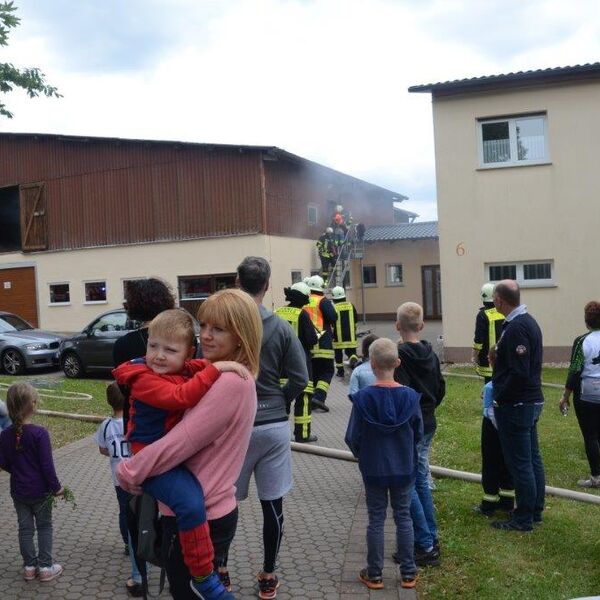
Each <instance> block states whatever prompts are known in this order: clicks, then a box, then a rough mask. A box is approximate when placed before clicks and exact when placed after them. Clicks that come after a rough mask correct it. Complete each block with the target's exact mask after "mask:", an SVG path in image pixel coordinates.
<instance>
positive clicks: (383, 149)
mask: <svg viewBox="0 0 600 600" xmlns="http://www.w3.org/2000/svg"><path fill="white" fill-rule="evenodd" d="M15 4H16V5H17V6H18V7H19V12H18V14H19V16H20V17H21V19H22V24H21V26H20V27H19V28H18V29H17V30H15V31H14V33H13V34H12V35H11V38H10V45H9V46H8V47H7V48H4V49H2V50H1V52H0V61H2V62H12V63H14V64H15V65H16V66H19V67H25V66H37V67H40V68H41V69H42V70H43V71H44V72H45V74H46V77H47V79H48V82H49V83H51V84H52V85H56V86H57V87H58V88H59V90H60V92H61V93H62V94H64V98H61V99H58V100H57V99H37V100H28V99H27V98H26V97H25V95H24V94H21V93H13V94H10V95H8V96H5V102H6V103H7V105H8V108H9V109H11V110H12V111H13V112H14V113H15V117H14V119H12V120H8V119H2V120H0V128H1V130H2V131H19V132H49V133H58V134H77V135H100V136H111V137H112V136H114V137H134V138H149V139H172V140H182V141H192V142H213V143H228V144H264V145H274V146H279V147H280V148H284V149H285V150H288V151H289V152H293V153H295V154H299V155H301V156H303V157H306V158H309V159H311V160H315V161H317V162H320V163H323V164H325V165H328V166H330V167H333V168H335V169H338V170H340V171H343V172H345V173H349V174H351V175H354V176H356V177H360V178H362V179H365V180H367V181H370V182H372V183H376V184H378V185H381V186H384V187H387V188H389V189H392V190H394V191H396V192H399V193H401V194H404V195H406V196H409V198H410V200H408V201H406V202H404V203H403V204H402V206H403V207H404V208H407V209H408V210H412V211H415V212H417V213H419V214H420V215H421V217H420V219H419V220H421V221H423V220H429V219H435V218H436V214H437V213H436V206H435V199H436V193H435V165H434V153H433V127H432V120H431V98H430V96H429V94H409V93H408V92H407V88H408V87H409V86H410V85H416V84H422V83H429V82H437V81H446V80H451V79H460V78H464V77H475V76H480V75H494V74H499V73H507V72H511V71H520V70H528V69H538V68H546V67H556V66H566V65H574V64H583V63H587V62H596V61H598V60H600V18H599V17H600V3H599V2H597V0H590V1H587V0H571V1H570V2H567V1H565V0H527V1H523V0H502V1H500V0H414V1H413V0H15Z"/></svg>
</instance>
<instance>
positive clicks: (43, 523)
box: [0, 383, 64, 581]
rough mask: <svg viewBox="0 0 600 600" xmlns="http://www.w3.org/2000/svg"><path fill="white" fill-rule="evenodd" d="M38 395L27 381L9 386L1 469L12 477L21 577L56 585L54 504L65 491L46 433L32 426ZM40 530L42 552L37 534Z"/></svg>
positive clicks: (1, 437)
mask: <svg viewBox="0 0 600 600" xmlns="http://www.w3.org/2000/svg"><path fill="white" fill-rule="evenodd" d="M37 402H38V394H37V392H36V390H35V388H33V387H32V386H30V385H29V384H28V383H15V384H13V385H11V386H10V387H9V388H8V391H7V394H6V405H7V407H8V414H9V416H10V418H11V420H12V422H13V424H12V425H11V426H10V427H9V428H8V429H5V430H4V431H2V433H0V469H3V470H5V471H8V472H9V473H10V494H11V496H12V499H13V503H14V505H15V510H16V511H17V520H18V523H19V549H20V551H21V556H22V557H23V579H25V581H31V580H32V579H35V578H36V577H39V579H40V581H52V580H53V579H56V578H57V577H59V576H60V575H61V573H62V572H63V568H62V567H61V566H60V565H58V564H55V563H54V561H53V559H52V502H51V501H49V500H48V496H51V495H54V496H60V495H62V494H63V493H64V490H63V488H62V486H61V485H60V482H59V481H58V478H57V476H56V471H55V469H54V461H53V460H52V448H51V446H50V435H49V434H48V431H46V429H44V428H43V427H40V426H39V425H34V424H33V423H31V418H32V417H33V414H34V413H35V408H36V405H37ZM36 529H37V536H38V550H39V552H36V549H35V544H34V541H33V534H34V532H35V530H36Z"/></svg>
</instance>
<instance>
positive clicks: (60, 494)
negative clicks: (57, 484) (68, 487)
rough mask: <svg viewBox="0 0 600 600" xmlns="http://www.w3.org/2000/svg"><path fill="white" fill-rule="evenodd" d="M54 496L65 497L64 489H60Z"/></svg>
mask: <svg viewBox="0 0 600 600" xmlns="http://www.w3.org/2000/svg"><path fill="white" fill-rule="evenodd" d="M54 495H55V496H64V495H65V488H64V487H61V488H60V490H58V492H56V493H55V494H54Z"/></svg>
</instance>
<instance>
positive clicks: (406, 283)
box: [348, 222, 442, 320]
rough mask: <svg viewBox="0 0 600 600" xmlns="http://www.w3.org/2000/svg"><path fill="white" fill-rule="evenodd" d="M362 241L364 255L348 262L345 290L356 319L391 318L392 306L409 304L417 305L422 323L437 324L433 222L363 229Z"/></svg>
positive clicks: (436, 249) (437, 275)
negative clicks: (422, 311) (427, 320)
mask: <svg viewBox="0 0 600 600" xmlns="http://www.w3.org/2000/svg"><path fill="white" fill-rule="evenodd" d="M364 241H365V244H364V256H363V258H362V260H355V261H353V265H352V268H351V271H350V277H349V289H348V297H349V298H350V300H351V301H352V302H353V303H354V305H355V306H356V309H357V311H358V313H359V315H361V314H362V313H363V311H364V313H365V314H366V317H367V319H370V320H387V319H394V318H395V316H396V309H397V308H398V306H399V305H400V304H402V303H403V302H408V301H412V302H418V303H419V304H422V305H423V307H424V312H425V318H426V319H430V320H433V319H441V317H442V306H441V290H440V260H439V245H438V231H437V223H436V222H423V223H419V222H412V223H400V224H394V225H379V226H374V227H369V228H368V229H367V231H366V233H365V238H364ZM361 269H362V272H363V276H364V284H363V283H362V282H361ZM363 298H364V304H363Z"/></svg>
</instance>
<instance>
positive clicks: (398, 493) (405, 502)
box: [346, 338, 423, 589]
mask: <svg viewBox="0 0 600 600" xmlns="http://www.w3.org/2000/svg"><path fill="white" fill-rule="evenodd" d="M369 356H370V359H371V367H372V369H373V373H374V374H375V377H376V379H377V380H376V383H375V384H374V385H371V386H368V387H366V388H364V389H362V390H360V391H359V392H357V393H355V394H352V395H351V396H350V398H351V400H352V404H353V406H352V414H351V415H350V421H349V423H348V429H347V431H346V444H348V447H349V448H350V450H351V451H352V454H354V456H356V458H358V466H359V469H360V472H361V474H362V478H363V483H364V486H365V498H366V502H367V512H368V514H369V524H368V526H367V568H366V569H362V570H361V572H360V574H359V577H360V580H361V581H362V582H363V583H364V584H365V585H366V586H367V587H368V588H370V589H381V588H383V577H382V572H383V553H384V544H383V541H384V540H383V527H384V523H385V517H386V511H387V504H388V495H389V497H390V502H391V505H392V509H393V512H394V521H395V523H396V546H397V552H396V556H397V558H398V561H397V562H399V564H400V572H401V586H402V587H403V588H413V587H415V583H416V572H417V567H416V565H415V561H414V534H413V525H412V520H411V517H410V500H411V490H412V487H413V485H414V482H415V476H416V469H417V450H416V446H417V442H418V441H419V440H420V439H421V437H422V436H423V419H422V417H421V407H420V403H419V399H420V394H418V393H417V392H415V391H414V390H413V389H412V388H409V387H406V386H402V385H400V384H399V383H397V382H395V381H394V369H395V368H396V367H398V366H399V365H400V359H399V358H398V348H397V346H396V344H395V343H394V342H392V340H390V339H387V338H380V339H378V340H375V341H374V342H373V344H372V345H371V347H370V349H369Z"/></svg>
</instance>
